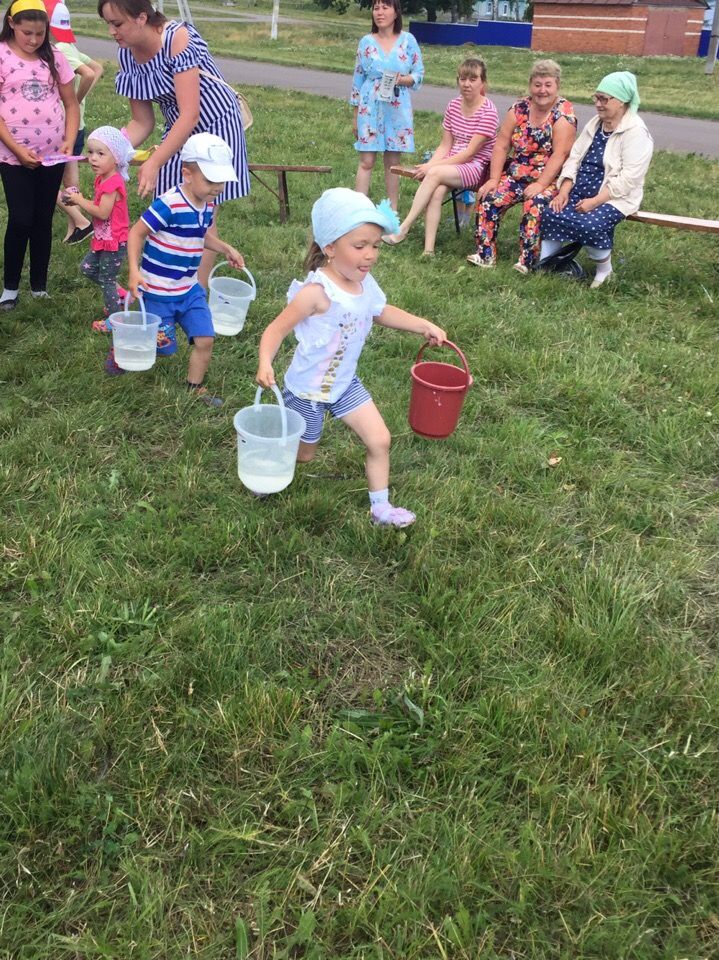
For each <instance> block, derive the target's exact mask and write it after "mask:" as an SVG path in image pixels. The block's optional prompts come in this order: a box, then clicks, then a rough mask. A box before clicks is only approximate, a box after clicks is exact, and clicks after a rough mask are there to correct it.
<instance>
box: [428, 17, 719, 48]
mask: <svg viewBox="0 0 719 960" xmlns="http://www.w3.org/2000/svg"><path fill="white" fill-rule="evenodd" d="M409 29H410V33H412V34H414V36H415V39H416V40H417V42H418V43H430V44H431V43H441V44H444V45H445V46H448V47H457V46H460V45H461V44H463V43H476V44H477V46H482V47H531V46H532V24H531V23H524V22H522V23H517V22H516V21H514V20H480V21H479V22H478V23H427V22H426V21H424V20H410V23H409ZM710 35H711V30H702V32H701V36H700V38H699V49H698V50H697V56H698V57H705V56H706V55H707V53H708V51H709V37H710Z"/></svg>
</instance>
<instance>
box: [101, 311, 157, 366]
mask: <svg viewBox="0 0 719 960" xmlns="http://www.w3.org/2000/svg"><path fill="white" fill-rule="evenodd" d="M138 302H139V304H140V309H139V310H129V309H128V308H129V304H130V294H129V293H128V294H127V296H126V297H125V309H124V310H122V311H119V312H118V313H111V314H110V316H109V317H108V318H107V322H108V324H109V327H110V329H111V330H112V346H113V349H114V351H115V363H116V364H117V365H118V367H121V368H122V369H123V370H149V369H150V367H151V366H152V365H153V364H154V362H155V357H156V356H157V331H158V329H159V327H160V318H159V317H158V316H157V314H155V313H148V312H147V311H146V310H145V304H144V302H143V299H142V296H140V297H138Z"/></svg>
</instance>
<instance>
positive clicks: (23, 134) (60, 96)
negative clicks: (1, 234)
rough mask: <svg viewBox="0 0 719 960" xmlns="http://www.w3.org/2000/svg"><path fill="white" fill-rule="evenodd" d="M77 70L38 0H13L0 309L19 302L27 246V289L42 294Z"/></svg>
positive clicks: (5, 65)
mask: <svg viewBox="0 0 719 960" xmlns="http://www.w3.org/2000/svg"><path fill="white" fill-rule="evenodd" d="M74 77H75V74H74V73H73V71H72V68H71V67H70V64H69V63H68V62H67V60H66V59H65V57H64V56H63V55H62V54H61V53H58V52H57V51H56V50H53V49H52V47H51V46H50V40H49V36H48V19H47V13H46V12H45V7H44V5H43V3H42V0H14V2H13V3H12V4H11V5H10V7H9V9H8V10H7V12H6V13H5V16H4V18H3V24H2V30H0V178H1V179H2V184H3V188H4V190H5V199H6V202H7V209H8V221H7V229H6V231H5V244H4V258H3V260H4V263H3V272H4V290H3V292H2V294H1V295H0V310H12V309H13V308H14V307H16V306H17V302H18V291H19V288H20V277H21V275H22V268H23V263H24V261H25V251H26V249H27V246H28V243H29V245H30V288H31V290H32V293H33V296H35V297H46V296H47V291H46V287H47V271H48V266H49V264H50V251H51V248H52V215H53V213H54V210H55V199H56V197H57V191H58V187H59V186H60V181H61V179H62V173H63V169H64V166H65V165H64V163H55V164H53V165H49V166H45V165H43V159H44V158H47V159H48V160H51V159H53V157H52V155H53V154H54V155H57V154H65V155H69V154H71V153H72V146H73V144H74V142H75V137H76V135H77V128H78V124H79V122H80V108H79V107H78V103H77V97H76V96H75V88H74V85H73V80H74Z"/></svg>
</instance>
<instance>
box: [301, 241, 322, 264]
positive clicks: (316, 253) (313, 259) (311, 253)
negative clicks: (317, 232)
mask: <svg viewBox="0 0 719 960" xmlns="http://www.w3.org/2000/svg"><path fill="white" fill-rule="evenodd" d="M326 262H327V257H326V256H325V255H324V253H323V252H322V249H321V247H320V245H319V244H318V243H317V241H316V240H311V241H310V246H309V249H308V251H307V256H306V257H305V270H317V269H319V267H322V266H324V265H325V263H326Z"/></svg>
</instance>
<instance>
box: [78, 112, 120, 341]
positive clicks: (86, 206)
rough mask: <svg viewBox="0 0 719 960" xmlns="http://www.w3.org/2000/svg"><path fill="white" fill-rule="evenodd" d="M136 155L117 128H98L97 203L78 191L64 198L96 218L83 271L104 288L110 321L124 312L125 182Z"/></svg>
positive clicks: (103, 328)
mask: <svg viewBox="0 0 719 960" xmlns="http://www.w3.org/2000/svg"><path fill="white" fill-rule="evenodd" d="M134 153H135V151H134V150H133V149H132V144H131V143H130V141H129V140H128V139H127V137H126V136H125V135H124V133H121V132H120V131H119V130H118V129H117V128H116V127H98V128H97V130H93V131H92V133H91V134H90V136H89V137H88V139H87V159H88V161H89V163H90V167H91V168H92V172H93V173H94V174H95V185H94V189H95V192H94V195H93V199H92V200H87V199H86V198H85V197H83V195H82V194H81V193H80V192H79V191H78V190H75V191H73V192H72V193H70V192H67V193H63V195H62V202H63V203H64V204H66V205H67V206H78V207H80V208H81V209H83V210H84V211H85V213H87V214H89V215H90V216H91V217H92V226H93V238H92V240H91V241H90V252H89V253H88V255H87V256H86V257H85V259H84V260H83V261H82V263H81V264H80V269H81V270H82V272H83V273H84V274H85V276H86V277H87V279H88V280H92V282H93V283H96V284H98V286H100V287H101V289H102V295H103V297H104V298H105V316H106V317H107V316H109V315H110V314H111V313H117V312H118V311H119V310H121V309H122V307H121V303H122V300H123V299H124V297H125V290H123V289H122V287H118V285H117V275H118V274H119V272H120V270H121V268H122V264H123V262H124V260H125V257H126V255H127V234H128V231H129V227H130V214H129V211H128V209H127V188H126V186H125V182H126V181H127V180H128V179H129V174H128V164H129V162H130V160H131V159H132V157H133V155H134ZM92 329H93V330H97V331H98V332H100V333H108V332H109V329H110V328H109V326H108V325H107V323H106V321H105V320H95V321H94V322H93V324H92Z"/></svg>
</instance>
